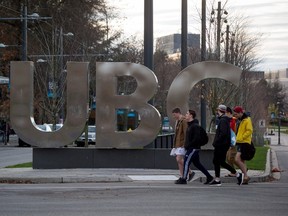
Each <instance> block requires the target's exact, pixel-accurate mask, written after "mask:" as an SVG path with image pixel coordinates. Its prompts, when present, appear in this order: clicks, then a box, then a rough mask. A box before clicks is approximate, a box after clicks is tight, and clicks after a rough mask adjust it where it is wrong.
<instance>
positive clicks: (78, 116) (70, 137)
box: [10, 62, 88, 148]
mask: <svg viewBox="0 0 288 216" xmlns="http://www.w3.org/2000/svg"><path fill="white" fill-rule="evenodd" d="M33 69H34V64H33V63H32V62H11V103H10V105H11V107H10V118H11V124H12V127H13V129H14V130H15V132H16V133H17V134H18V135H19V137H21V139H23V140H24V141H25V142H27V143H29V144H31V145H33V146H38V147H43V148H47V147H49V148H54V147H63V146H64V145H68V144H70V143H72V142H73V141H74V140H75V139H77V138H78V137H79V136H80V135H81V133H82V131H83V128H84V126H85V123H86V120H87V113H88V110H87V109H88V63H79V62H70V63H68V64H67V115H66V119H65V122H64V125H63V127H62V128H61V129H59V130H57V131H54V132H43V131H40V130H39V129H37V128H36V127H37V126H36V124H35V122H34V117H33V97H34V91H33V87H34V86H33ZM43 88H47V87H46V86H43Z"/></svg>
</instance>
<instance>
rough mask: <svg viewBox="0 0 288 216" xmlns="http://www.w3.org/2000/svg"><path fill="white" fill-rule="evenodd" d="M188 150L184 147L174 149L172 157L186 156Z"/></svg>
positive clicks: (171, 153)
mask: <svg viewBox="0 0 288 216" xmlns="http://www.w3.org/2000/svg"><path fill="white" fill-rule="evenodd" d="M185 153H186V150H185V148H183V147H179V148H173V149H172V150H171V152H170V155H171V156H177V155H185Z"/></svg>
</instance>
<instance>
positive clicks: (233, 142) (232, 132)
mask: <svg viewBox="0 0 288 216" xmlns="http://www.w3.org/2000/svg"><path fill="white" fill-rule="evenodd" d="M230 136H231V140H230V146H232V147H233V146H235V145H236V134H235V132H234V131H233V130H232V129H231V128H230Z"/></svg>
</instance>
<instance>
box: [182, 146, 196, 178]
mask: <svg viewBox="0 0 288 216" xmlns="http://www.w3.org/2000/svg"><path fill="white" fill-rule="evenodd" d="M194 154H195V149H191V150H187V152H186V154H185V158H184V167H183V178H184V179H187V176H188V173H189V171H191V170H190V165H191V163H192V158H193V155H194Z"/></svg>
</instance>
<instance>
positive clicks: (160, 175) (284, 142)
mask: <svg viewBox="0 0 288 216" xmlns="http://www.w3.org/2000/svg"><path fill="white" fill-rule="evenodd" d="M267 139H269V140H271V145H270V146H271V149H270V150H269V151H268V153H267V161H266V169H265V170H264V171H259V170H249V171H248V175H249V177H250V178H251V179H250V183H253V182H266V181H271V180H274V179H276V180H279V179H280V177H281V172H278V171H280V169H279V167H278V160H277V154H276V152H275V151H274V148H279V147H282V148H285V149H286V147H288V135H285V134H281V145H278V136H277V134H275V135H268V136H267ZM10 145H11V144H10ZM12 145H13V144H12ZM2 147H3V148H5V147H8V148H13V147H11V146H3V144H0V148H2ZM31 160H32V158H31ZM209 172H210V173H211V174H212V175H214V171H213V170H209ZM195 173H196V175H195V176H194V178H193V179H192V181H191V182H189V183H188V184H193V181H200V182H204V181H205V177H204V175H203V174H202V173H201V172H200V171H198V170H195ZM227 174H228V171H227V170H224V169H222V170H221V181H222V183H236V182H237V180H236V178H233V177H225V175H227ZM178 178H179V173H178V170H159V169H106V168H105V169H98V168H97V169H90V168H87V169H32V168H0V183H91V182H93V183H97V182H99V183H103V182H133V181H145V182H147V181H158V182H167V181H170V182H171V181H174V180H176V179H178Z"/></svg>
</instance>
